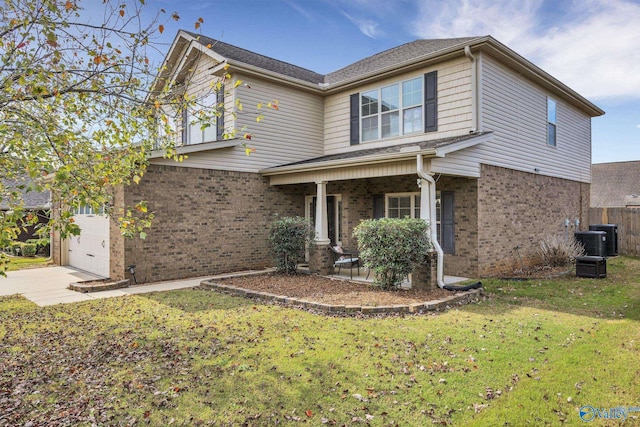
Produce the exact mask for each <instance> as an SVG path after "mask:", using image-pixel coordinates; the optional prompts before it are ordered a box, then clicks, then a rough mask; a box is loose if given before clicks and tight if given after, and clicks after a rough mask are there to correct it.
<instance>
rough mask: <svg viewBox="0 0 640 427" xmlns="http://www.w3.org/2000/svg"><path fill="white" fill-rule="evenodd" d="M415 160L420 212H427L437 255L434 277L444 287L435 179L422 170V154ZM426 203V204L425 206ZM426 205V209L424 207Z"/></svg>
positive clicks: (442, 253)
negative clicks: (437, 227) (437, 224)
mask: <svg viewBox="0 0 640 427" xmlns="http://www.w3.org/2000/svg"><path fill="white" fill-rule="evenodd" d="M416 161H417V171H418V176H419V177H420V179H421V180H422V181H421V184H422V185H421V190H422V193H421V199H420V200H421V205H420V212H424V213H426V214H427V219H428V221H429V229H430V230H431V243H432V244H433V247H434V248H435V250H436V253H437V255H438V263H437V271H436V277H437V282H438V287H440V288H444V286H445V283H444V252H443V251H442V248H441V247H440V243H439V242H438V230H437V229H436V227H435V222H436V221H435V219H436V181H435V180H434V179H433V177H432V176H431V175H429V174H428V173H426V172H425V171H424V164H423V163H422V154H418V157H417V159H416ZM425 181H426V182H427V185H426V186H425V185H424V182H425ZM425 199H426V200H425ZM425 205H426V206H425ZM425 207H428V209H424V208H425Z"/></svg>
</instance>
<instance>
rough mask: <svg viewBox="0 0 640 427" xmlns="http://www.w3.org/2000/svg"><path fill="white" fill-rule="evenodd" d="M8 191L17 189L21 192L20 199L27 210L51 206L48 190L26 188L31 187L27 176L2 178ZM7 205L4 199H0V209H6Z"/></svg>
mask: <svg viewBox="0 0 640 427" xmlns="http://www.w3.org/2000/svg"><path fill="white" fill-rule="evenodd" d="M2 183H3V184H4V186H5V188H7V189H8V190H9V191H14V190H17V191H19V192H20V193H22V200H23V201H24V208H25V209H29V210H34V209H49V208H50V207H51V202H50V193H49V192H48V191H42V192H40V191H33V190H28V189H29V188H30V187H31V184H32V181H31V180H30V179H28V178H23V179H14V180H8V179H6V180H3V182H2ZM8 208H9V205H8V203H7V201H6V200H2V201H0V210H7V209H8Z"/></svg>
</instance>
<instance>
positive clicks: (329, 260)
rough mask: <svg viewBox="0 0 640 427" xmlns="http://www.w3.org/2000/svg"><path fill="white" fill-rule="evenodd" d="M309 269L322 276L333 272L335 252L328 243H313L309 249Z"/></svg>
mask: <svg viewBox="0 0 640 427" xmlns="http://www.w3.org/2000/svg"><path fill="white" fill-rule="evenodd" d="M309 271H310V272H311V273H314V274H320V275H322V276H329V275H332V274H333V252H331V251H330V250H329V247H328V246H327V245H312V246H311V248H310V249H309Z"/></svg>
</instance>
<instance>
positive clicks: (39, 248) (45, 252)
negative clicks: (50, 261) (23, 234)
mask: <svg viewBox="0 0 640 427" xmlns="http://www.w3.org/2000/svg"><path fill="white" fill-rule="evenodd" d="M27 243H33V244H35V245H36V254H38V255H42V256H49V252H50V248H51V239H50V238H48V237H43V238H40V239H29V240H27Z"/></svg>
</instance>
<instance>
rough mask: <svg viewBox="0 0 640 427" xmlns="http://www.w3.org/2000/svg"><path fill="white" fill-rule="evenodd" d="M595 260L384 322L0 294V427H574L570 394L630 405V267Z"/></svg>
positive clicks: (171, 298)
mask: <svg viewBox="0 0 640 427" xmlns="http://www.w3.org/2000/svg"><path fill="white" fill-rule="evenodd" d="M607 268H608V273H609V274H608V278H607V279H604V280H591V279H576V278H566V279H557V280H553V281H540V280H532V281H525V282H513V281H512V282H509V281H498V280H495V281H488V282H486V290H487V293H488V294H489V298H487V299H485V300H483V301H481V302H480V303H478V304H474V305H471V306H465V307H462V308H458V309H452V310H450V311H448V312H446V313H442V314H435V315H434V314H428V315H421V316H405V317H387V318H342V317H325V316H320V315H315V314H310V313H307V312H304V311H301V310H295V309H288V308H282V307H278V306H271V305H261V304H256V303H255V302H253V301H250V300H245V299H242V298H239V297H230V296H225V295H221V294H218V293H215V292H212V291H204V290H182V291H174V292H165V293H156V294H149V295H140V296H128V297H122V298H114V299H108V300H100V301H95V302H94V301H92V302H85V303H77V304H68V305H60V306H52V307H45V308H38V307H36V306H35V305H34V304H32V303H30V302H29V301H27V300H25V299H23V298H21V297H6V298H0V426H4V425H25V424H26V423H27V422H29V421H31V422H32V425H48V426H55V425H92V424H95V425H147V424H148V425H154V426H155V425H185V426H187V425H188V426H191V425H275V424H278V423H279V424H293V423H301V422H306V423H307V424H308V425H321V424H327V425H352V424H355V423H368V424H370V425H396V424H397V425H415V426H422V425H431V424H433V423H435V424H436V425H447V424H449V425H465V426H467V425H472V426H473V425H476V426H487V425H513V426H520V425H559V424H561V423H566V424H568V425H582V424H584V422H583V421H582V420H581V419H580V416H579V410H580V408H581V407H582V406H584V405H590V406H593V407H596V408H614V407H620V406H622V407H629V406H640V404H639V403H640V402H638V391H639V390H640V363H638V360H640V309H639V303H640V260H638V259H631V258H622V257H620V258H617V259H614V260H609V262H608V265H607ZM639 415H640V412H632V413H629V414H627V416H628V417H629V418H628V419H627V421H626V423H627V425H634V424H636V423H638V422H639V421H638V416H639ZM631 417H636V418H635V419H631ZM611 422H612V420H609V423H611ZM619 423H620V424H622V423H621V422H620V421H619V420H613V424H607V425H618V424H619ZM594 425H605V424H603V421H602V420H596V422H594Z"/></svg>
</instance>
